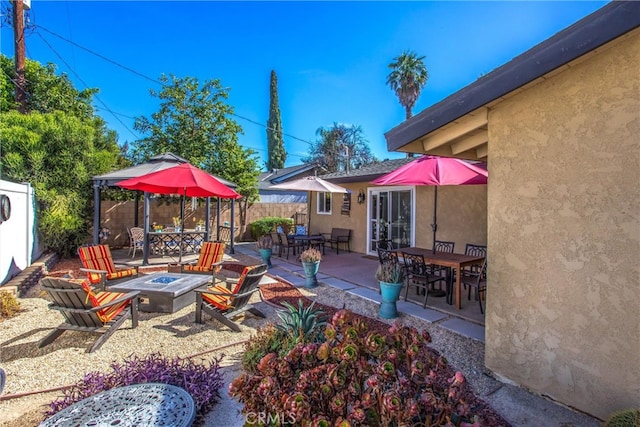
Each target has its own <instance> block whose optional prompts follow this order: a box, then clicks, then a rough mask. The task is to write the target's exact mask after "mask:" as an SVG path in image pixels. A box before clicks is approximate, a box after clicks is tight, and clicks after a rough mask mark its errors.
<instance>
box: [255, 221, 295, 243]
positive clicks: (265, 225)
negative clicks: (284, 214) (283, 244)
mask: <svg viewBox="0 0 640 427" xmlns="http://www.w3.org/2000/svg"><path fill="white" fill-rule="evenodd" d="M278 226H281V227H282V228H283V229H287V230H288V229H290V228H291V227H293V219H291V218H280V217H275V216H267V217H264V218H260V219H259V220H257V221H254V222H252V223H251V225H250V227H251V236H252V237H253V238H254V239H256V240H257V239H258V238H259V237H260V236H264V235H265V234H269V233H271V232H272V231H276V229H277V228H278Z"/></svg>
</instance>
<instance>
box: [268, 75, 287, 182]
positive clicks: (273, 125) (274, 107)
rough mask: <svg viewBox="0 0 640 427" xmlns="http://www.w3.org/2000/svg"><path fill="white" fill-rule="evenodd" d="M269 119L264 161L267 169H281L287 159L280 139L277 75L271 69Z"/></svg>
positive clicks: (280, 125) (280, 124)
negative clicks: (266, 154) (267, 155)
mask: <svg viewBox="0 0 640 427" xmlns="http://www.w3.org/2000/svg"><path fill="white" fill-rule="evenodd" d="M269 96H270V103H269V120H268V121H267V149H268V152H269V160H268V161H267V163H266V167H267V170H268V171H270V170H273V169H282V168H283V167H284V162H285V160H286V159H287V152H286V151H285V149H284V140H283V139H282V122H281V121H280V107H279V106H278V77H277V76H276V72H275V71H273V70H271V86H270V90H269Z"/></svg>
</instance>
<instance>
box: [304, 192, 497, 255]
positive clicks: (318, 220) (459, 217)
mask: <svg viewBox="0 0 640 427" xmlns="http://www.w3.org/2000/svg"><path fill="white" fill-rule="evenodd" d="M340 185H341V186H343V187H345V188H347V189H349V190H351V192H352V196H351V211H350V214H349V215H348V216H346V215H342V213H341V209H340V206H341V203H342V194H334V195H333V199H332V203H333V208H332V212H331V215H320V214H318V213H317V194H313V195H312V206H311V232H312V233H314V232H321V233H323V232H324V233H328V232H330V231H331V228H333V227H340V228H348V229H351V230H352V233H351V234H352V238H351V250H352V251H354V252H360V253H367V224H368V220H367V218H368V217H367V215H368V213H367V207H368V205H369V203H370V202H371V197H370V195H369V193H368V190H369V189H373V188H376V189H379V188H388V189H392V188H394V187H377V186H374V185H371V184H369V183H367V182H362V183H349V184H340ZM361 189H362V190H363V191H364V192H365V194H367V197H366V200H365V203H363V204H358V203H357V195H358V193H359V191H360V190H361ZM413 191H414V194H415V208H414V212H413V214H414V215H415V217H416V218H415V245H416V246H419V247H425V248H430V247H431V245H432V243H433V232H432V231H431V223H432V222H433V204H434V197H433V196H434V188H433V187H427V186H417V187H413ZM437 221H438V234H437V239H438V240H447V241H454V242H456V246H455V251H456V252H460V253H463V252H464V249H465V244H467V243H475V244H480V245H483V244H486V242H487V186H486V185H469V186H444V187H439V188H438V216H437Z"/></svg>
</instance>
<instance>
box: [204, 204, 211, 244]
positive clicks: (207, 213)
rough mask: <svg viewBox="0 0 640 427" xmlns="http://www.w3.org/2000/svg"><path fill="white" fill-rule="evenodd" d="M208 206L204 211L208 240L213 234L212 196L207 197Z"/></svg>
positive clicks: (206, 238)
mask: <svg viewBox="0 0 640 427" xmlns="http://www.w3.org/2000/svg"><path fill="white" fill-rule="evenodd" d="M205 206H206V208H205V211H204V221H205V224H206V226H205V234H204V241H205V242H208V241H209V237H210V236H211V224H210V222H211V197H207V202H206V204H205Z"/></svg>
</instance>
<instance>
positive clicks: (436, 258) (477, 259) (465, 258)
mask: <svg viewBox="0 0 640 427" xmlns="http://www.w3.org/2000/svg"><path fill="white" fill-rule="evenodd" d="M398 252H406V253H408V254H413V255H422V256H423V257H424V261H425V262H426V263H429V264H435V265H438V266H441V267H450V268H452V269H454V272H455V276H456V282H455V286H454V288H455V293H456V308H457V309H458V310H460V309H461V308H462V298H461V294H462V290H461V286H462V285H461V282H460V275H461V273H460V272H461V270H462V268H463V267H468V266H471V265H481V264H482V262H483V261H484V257H483V256H475V255H463V254H456V253H449V252H438V251H436V252H433V250H432V249H425V248H418V247H411V248H402V249H400V250H399V251H398ZM398 255H401V254H398Z"/></svg>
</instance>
